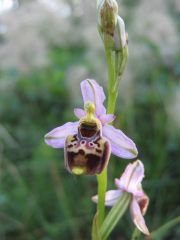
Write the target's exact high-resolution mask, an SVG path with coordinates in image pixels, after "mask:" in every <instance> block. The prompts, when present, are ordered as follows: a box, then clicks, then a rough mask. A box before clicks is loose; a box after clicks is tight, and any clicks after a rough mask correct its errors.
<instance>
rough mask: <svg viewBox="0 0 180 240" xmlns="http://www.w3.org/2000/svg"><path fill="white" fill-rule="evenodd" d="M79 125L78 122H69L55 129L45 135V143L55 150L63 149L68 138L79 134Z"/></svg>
mask: <svg viewBox="0 0 180 240" xmlns="http://www.w3.org/2000/svg"><path fill="white" fill-rule="evenodd" d="M78 124H79V123H78V122H68V123H65V124H64V125H62V126H60V127H57V128H54V129H53V130H52V131H50V132H49V133H47V134H46V135H45V137H44V140H45V143H46V144H48V145H50V146H51V147H53V148H63V147H64V143H65V140H66V137H67V136H68V135H74V134H76V133H77V128H78Z"/></svg>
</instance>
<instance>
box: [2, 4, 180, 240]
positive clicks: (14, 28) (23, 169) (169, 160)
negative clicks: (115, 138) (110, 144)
mask: <svg viewBox="0 0 180 240" xmlns="http://www.w3.org/2000/svg"><path fill="white" fill-rule="evenodd" d="M2 2H3V0H1V1H0V4H1V5H0V240H34V239H35V240H40V239H42V240H59V239H60V240H66V239H73V240H84V239H86V240H88V239H90V234H91V221H92V217H93V214H94V213H95V207H96V206H95V205H94V204H93V203H92V202H91V196H92V195H94V194H96V187H97V184H96V178H95V177H86V176H81V177H76V176H73V175H71V174H69V173H68V172H67V171H66V170H65V168H64V159H63V150H62V149H52V148H50V147H49V146H47V145H45V143H44V140H43V138H44V135H45V134H46V133H47V132H48V131H50V130H51V129H52V128H54V127H56V126H59V125H61V124H63V123H65V122H67V121H73V120H75V119H76V118H75V116H74V115H73V108H74V107H82V106H83V102H82V98H81V94H80V88H79V83H80V82H81V81H82V80H83V79H85V78H94V79H96V80H97V81H98V82H99V83H100V84H101V85H103V86H104V88H105V89H106V86H107V69H106V62H105V56H104V50H103V45H102V43H101V40H100V37H99V35H98V32H97V29H96V9H95V7H96V6H95V5H96V1H88V0H66V1H63V0H51V1H47V0H36V1H35V0H34V1H19V6H18V4H17V1H15V2H16V6H15V7H14V8H15V9H11V10H10V9H8V8H9V6H6V9H5V7H4V9H3V7H2ZM118 2H119V5H120V8H119V13H120V15H121V16H122V17H123V18H124V19H125V23H126V30H127V31H128V34H129V51H130V57H129V63H128V67H127V69H126V72H125V74H124V76H123V80H122V83H121V84H120V90H119V99H118V104H117V108H116V116H117V118H116V120H115V125H116V127H120V128H121V129H122V130H123V131H124V132H125V133H126V134H127V135H128V136H130V137H131V138H132V139H133V140H134V141H135V142H136V144H137V146H138V149H139V158H140V159H141V160H142V161H143V162H144V165H145V169H146V170H145V171H146V180H145V181H144V185H143V186H144V189H145V191H146V192H147V194H148V195H149V197H150V206H149V209H148V212H147V214H146V221H147V225H148V226H149V229H150V230H154V229H156V228H158V227H159V226H161V225H162V224H164V223H165V222H167V221H168V220H170V219H172V218H174V217H176V216H178V215H179V212H180V211H179V210H180V207H179V205H178V204H179V183H180V179H179V169H180V164H179V160H180V48H179V46H180V34H179V32H180V2H179V1H178V0H171V1H168V0H151V1H148V0H138V1H133V0H122V1H118ZM127 163H129V160H123V159H118V158H116V157H113V156H112V157H111V160H110V164H109V173H108V174H109V184H108V185H109V186H108V187H109V188H112V187H114V184H113V179H114V178H115V177H119V176H120V175H121V173H122V171H123V169H124V168H125V166H126V165H127ZM133 228H134V226H133V224H132V223H131V219H130V216H129V212H127V213H126V215H125V217H124V219H123V221H122V222H121V223H120V224H119V225H118V226H117V227H116V229H115V231H114V232H113V234H112V237H111V239H113V240H126V239H130V235H131V232H132V231H133ZM161 239H170V240H178V239H180V229H179V228H178V227H177V226H176V227H174V228H173V229H171V231H169V232H168V233H167V234H166V235H165V236H162V238H161Z"/></svg>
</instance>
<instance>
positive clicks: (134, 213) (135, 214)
mask: <svg viewBox="0 0 180 240" xmlns="http://www.w3.org/2000/svg"><path fill="white" fill-rule="evenodd" d="M130 212H131V217H132V220H133V222H134V224H135V225H136V227H137V228H138V229H139V230H140V231H141V232H143V233H144V234H145V235H150V233H149V230H148V228H147V226H146V223H145V220H144V217H143V215H142V213H141V210H140V207H139V204H138V202H137V201H136V199H135V198H133V200H132V202H131V205H130Z"/></svg>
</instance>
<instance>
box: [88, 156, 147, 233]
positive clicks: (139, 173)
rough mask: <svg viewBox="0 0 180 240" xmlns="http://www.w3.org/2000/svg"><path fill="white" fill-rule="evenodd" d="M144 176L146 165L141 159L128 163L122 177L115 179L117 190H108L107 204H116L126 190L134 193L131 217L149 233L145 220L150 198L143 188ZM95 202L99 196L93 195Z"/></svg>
mask: <svg viewBox="0 0 180 240" xmlns="http://www.w3.org/2000/svg"><path fill="white" fill-rule="evenodd" d="M143 178H144V166H143V163H142V162H141V161H140V160H137V161H135V162H134V163H130V164H128V166H127V167H126V169H125V171H124V173H123V174H122V176H121V177H120V179H115V185H116V186H117V188H118V189H117V190H110V191H107V192H106V196H105V205H106V206H114V205H115V204H116V202H117V201H118V200H119V199H120V198H121V197H122V195H123V193H124V192H128V193H130V194H131V195H132V199H131V203H130V213H131V218H132V220H133V222H134V224H135V225H136V227H137V228H138V229H139V230H140V231H141V232H143V233H144V234H146V235H149V234H150V233H149V230H148V228H147V226H146V223H145V220H144V217H143V216H144V214H145V213H146V210H147V207H148V204H149V198H148V196H147V195H146V194H145V193H144V191H143V189H142V185H141V182H142V180H143ZM92 200H93V201H94V202H96V203H97V202H98V196H97V195H96V196H94V197H92Z"/></svg>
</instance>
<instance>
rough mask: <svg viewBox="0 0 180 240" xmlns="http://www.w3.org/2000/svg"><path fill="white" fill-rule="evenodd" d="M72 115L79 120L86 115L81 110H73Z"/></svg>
mask: <svg viewBox="0 0 180 240" xmlns="http://www.w3.org/2000/svg"><path fill="white" fill-rule="evenodd" d="M74 114H75V116H76V117H77V118H79V119H81V118H82V117H84V116H85V115H86V112H85V111H84V110H83V109H81V108H75V109H74Z"/></svg>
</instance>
